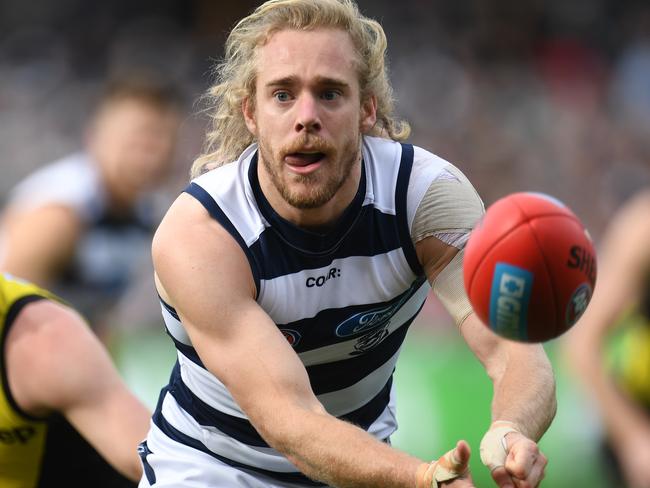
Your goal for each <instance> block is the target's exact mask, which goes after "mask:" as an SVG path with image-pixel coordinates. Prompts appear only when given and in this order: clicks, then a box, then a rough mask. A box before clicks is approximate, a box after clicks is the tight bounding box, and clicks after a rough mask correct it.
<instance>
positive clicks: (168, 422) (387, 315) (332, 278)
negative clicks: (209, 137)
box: [153, 137, 449, 486]
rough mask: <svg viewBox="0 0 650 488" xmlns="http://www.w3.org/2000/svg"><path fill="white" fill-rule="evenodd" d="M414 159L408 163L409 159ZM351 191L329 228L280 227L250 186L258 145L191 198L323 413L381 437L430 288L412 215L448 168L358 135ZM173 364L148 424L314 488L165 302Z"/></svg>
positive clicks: (202, 182) (201, 180) (223, 457)
mask: <svg viewBox="0 0 650 488" xmlns="http://www.w3.org/2000/svg"><path fill="white" fill-rule="evenodd" d="M414 153H415V155H416V158H415V163H414ZM362 155H363V164H362V176H361V181H360V185H359V190H358V192H357V194H356V196H355V197H354V200H353V201H352V203H351V204H350V206H349V207H348V209H347V210H346V211H345V212H344V214H343V215H342V216H341V217H340V221H339V222H338V224H337V226H336V229H335V230H333V231H331V232H330V233H328V234H325V235H321V234H317V233H313V232H310V231H307V230H304V229H300V228H298V227H296V226H294V225H292V224H291V223H289V222H287V221H286V220H284V219H282V218H281V217H280V216H279V215H278V214H277V213H276V212H275V211H274V210H273V209H272V208H271V206H270V204H269V203H268V201H267V200H266V199H265V197H264V195H263V194H262V191H261V189H260V186H259V182H258V179H257V148H256V146H255V145H253V146H251V147H249V148H248V149H247V150H246V151H244V153H243V154H242V155H241V157H240V159H239V160H238V161H237V162H235V163H232V164H228V165H225V166H222V167H220V168H217V169H215V170H212V171H210V172H208V173H206V174H204V175H201V176H200V177H198V178H196V179H195V180H194V181H193V182H192V183H191V184H190V186H189V187H188V188H187V189H186V192H187V193H189V194H190V195H193V196H194V197H195V198H197V199H198V200H199V201H200V202H201V203H202V204H203V206H204V207H205V208H206V209H207V210H208V212H209V213H210V215H211V216H212V217H213V218H215V219H216V220H217V221H218V222H219V223H220V224H221V225H222V226H223V227H224V228H225V229H226V230H228V232H229V233H230V234H231V235H232V236H233V238H234V239H235V240H236V241H237V242H238V243H239V245H240V246H241V248H242V249H243V251H244V252H245V254H246V256H247V258H248V261H249V263H250V267H251V270H252V274H253V277H254V280H255V284H256V287H257V302H258V303H259V305H260V306H261V307H262V308H263V309H264V310H265V311H266V312H267V313H268V315H269V316H270V317H271V318H272V320H273V321H274V322H275V324H276V325H277V327H278V329H280V331H281V332H282V333H283V334H284V336H285V337H286V339H287V340H288V341H289V343H290V344H291V345H292V346H293V349H294V350H295V352H296V353H297V354H298V356H299V357H300V359H301V360H302V362H303V364H304V365H305V368H306V370H307V373H308V375H309V379H310V382H311V386H312V388H313V390H314V393H315V394H316V395H317V396H318V399H319V400H320V402H321V403H322V404H323V405H324V407H325V408H326V409H327V411H328V412H329V413H331V414H332V415H335V416H337V417H339V418H342V419H345V420H347V421H349V422H352V423H354V424H356V425H358V426H360V427H362V428H364V429H366V430H367V431H368V432H369V433H370V434H372V435H373V436H375V437H376V438H378V439H380V440H384V439H387V438H388V437H389V436H390V435H391V434H392V433H393V432H394V431H395V430H396V428H397V424H396V420H395V409H394V402H393V389H392V376H393V371H394V369H395V363H396V361H397V357H398V355H399V351H400V347H401V344H402V342H403V340H404V337H405V335H406V331H407V329H408V327H409V325H410V324H411V322H412V321H413V319H414V318H415V316H416V315H417V313H418V312H419V311H420V309H421V307H422V305H423V303H424V301H425V299H426V296H427V294H428V292H429V290H430V285H429V283H428V282H427V280H426V277H425V275H424V272H423V269H422V267H421V266H420V264H419V263H418V260H417V256H416V254H415V247H414V245H413V243H412V241H411V237H410V225H411V222H412V220H413V217H414V215H415V211H416V208H417V206H418V204H419V201H420V200H421V198H422V196H423V195H424V193H425V191H426V189H427V188H428V187H429V184H430V183H431V182H432V181H433V180H434V179H435V178H436V177H437V176H438V175H439V174H441V172H443V171H444V167H445V166H448V165H449V163H447V162H446V161H444V160H442V159H440V158H437V157H436V156H434V155H432V154H430V153H428V152H426V151H424V150H422V149H420V148H414V147H413V146H410V145H406V144H399V143H396V142H392V141H388V140H384V139H379V138H373V137H364V140H363V148H362ZM162 311H163V316H164V319H165V324H166V327H167V331H168V333H169V335H170V336H171V337H172V339H173V340H174V343H175V344H176V347H177V350H178V361H177V364H176V366H175V367H174V370H173V373H172V377H171V379H170V383H169V385H168V386H167V387H166V388H164V389H163V391H162V393H161V397H160V401H159V404H158V407H157V409H156V412H155V413H154V418H153V421H154V423H155V424H156V426H157V427H158V428H159V429H160V430H161V431H162V432H164V433H165V434H166V435H167V436H168V437H170V438H172V439H173V440H175V441H177V442H181V443H183V444H185V445H188V446H191V447H194V448H196V449H198V450H200V451H202V452H204V453H207V454H209V455H211V456H212V457H214V458H216V459H219V460H220V461H222V462H225V463H227V464H229V465H232V466H236V467H241V468H243V469H247V470H252V471H257V472H259V473H262V474H264V475H266V476H271V477H273V478H275V479H277V480H281V481H288V482H295V483H298V484H301V485H308V484H314V485H316V486H319V484H318V483H313V482H310V481H309V480H308V479H307V478H306V477H305V476H304V475H302V474H301V473H299V472H298V470H297V468H296V467H295V466H293V465H292V464H291V463H290V462H289V461H288V460H287V459H286V458H284V457H283V456H282V455H281V454H280V453H278V452H277V451H275V450H274V449H272V448H270V447H269V446H268V445H267V444H266V443H265V441H264V440H263V439H262V438H261V437H260V435H259V434H258V433H257V432H256V430H255V429H254V428H253V426H252V425H251V424H250V423H249V422H248V420H247V418H246V415H245V414H244V413H243V412H242V410H241V409H240V408H239V406H238V405H237V404H236V403H235V401H234V400H233V399H232V397H231V395H230V394H229V392H228V390H227V389H226V388H225V387H224V385H223V384H222V383H221V382H220V381H219V380H218V379H217V378H215V377H214V375H212V374H211V373H210V372H208V371H207V370H206V368H205V367H204V365H203V363H202V361H201V359H200V358H199V357H198V355H197V353H196V351H195V350H194V348H193V347H192V344H191V341H190V339H189V337H188V335H187V334H186V332H185V331H184V329H183V326H182V324H181V323H180V321H179V319H178V315H177V314H176V312H175V311H174V309H173V308H171V307H170V306H169V305H167V304H165V303H162Z"/></svg>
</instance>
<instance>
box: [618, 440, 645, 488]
mask: <svg viewBox="0 0 650 488" xmlns="http://www.w3.org/2000/svg"><path fill="white" fill-rule="evenodd" d="M616 455H617V458H618V460H619V463H620V465H621V470H622V471H623V476H624V477H625V481H626V483H627V485H628V486H630V487H631V488H650V437H649V436H648V431H647V429H640V430H639V431H637V432H635V433H633V435H629V436H626V437H625V441H624V442H623V443H621V446H620V447H619V448H618V449H617V452H616Z"/></svg>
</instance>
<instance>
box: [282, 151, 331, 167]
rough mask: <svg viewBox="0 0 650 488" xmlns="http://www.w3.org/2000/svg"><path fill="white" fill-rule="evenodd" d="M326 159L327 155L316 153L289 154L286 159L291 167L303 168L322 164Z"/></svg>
mask: <svg viewBox="0 0 650 488" xmlns="http://www.w3.org/2000/svg"><path fill="white" fill-rule="evenodd" d="M324 158H325V153H322V152H315V153H302V152H295V153H290V154H287V155H286V157H285V159H286V161H287V163H288V164H289V165H291V166H301V167H304V166H309V165H312V164H316V163H320V162H321V161H322V160H323V159H324Z"/></svg>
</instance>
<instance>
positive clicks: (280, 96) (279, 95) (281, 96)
mask: <svg viewBox="0 0 650 488" xmlns="http://www.w3.org/2000/svg"><path fill="white" fill-rule="evenodd" d="M273 97H274V98H275V99H276V100H277V101H278V102H288V101H289V100H290V98H291V97H290V96H289V93H288V92H286V91H280V92H276V93H274V94H273Z"/></svg>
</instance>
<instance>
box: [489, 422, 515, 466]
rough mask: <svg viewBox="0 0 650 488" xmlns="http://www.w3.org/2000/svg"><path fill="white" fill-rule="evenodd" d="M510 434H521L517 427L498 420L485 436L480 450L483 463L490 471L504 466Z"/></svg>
mask: <svg viewBox="0 0 650 488" xmlns="http://www.w3.org/2000/svg"><path fill="white" fill-rule="evenodd" d="M510 432H519V430H517V428H516V425H515V424H514V423H512V422H507V421H505V420H497V421H496V422H493V423H492V426H491V427H490V430H488V431H487V433H486V434H485V435H484V436H483V439H482V440H481V446H480V449H479V452H480V455H481V462H482V463H483V464H485V465H486V466H487V467H488V468H489V469H490V471H494V470H495V469H496V468H498V467H500V466H503V465H504V464H505V462H506V457H507V456H508V444H507V442H506V435H508V434H509V433H510Z"/></svg>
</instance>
